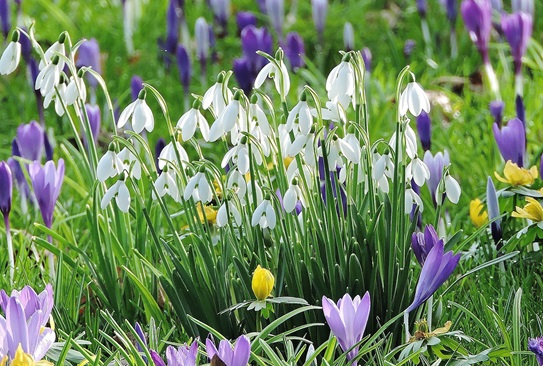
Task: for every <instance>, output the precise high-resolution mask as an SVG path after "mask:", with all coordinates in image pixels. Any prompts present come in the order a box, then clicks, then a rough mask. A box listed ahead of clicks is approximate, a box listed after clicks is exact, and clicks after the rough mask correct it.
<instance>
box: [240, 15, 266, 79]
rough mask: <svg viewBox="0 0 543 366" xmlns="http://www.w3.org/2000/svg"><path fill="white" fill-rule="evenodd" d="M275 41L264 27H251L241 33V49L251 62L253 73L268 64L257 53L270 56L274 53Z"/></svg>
mask: <svg viewBox="0 0 543 366" xmlns="http://www.w3.org/2000/svg"><path fill="white" fill-rule="evenodd" d="M272 45H273V40H272V37H271V34H270V33H269V32H268V30H267V29H266V28H264V27H262V28H256V27H254V26H252V25H249V26H247V27H245V28H244V29H243V31H242V32H241V49H242V50H243V56H244V57H246V59H247V60H248V61H249V67H250V68H251V72H252V73H253V74H254V76H255V77H256V74H257V73H258V72H259V71H260V69H262V67H264V65H266V64H267V63H268V60H266V59H265V58H264V57H262V56H260V55H258V54H257V53H256V52H257V51H263V52H266V53H268V54H271V52H272Z"/></svg>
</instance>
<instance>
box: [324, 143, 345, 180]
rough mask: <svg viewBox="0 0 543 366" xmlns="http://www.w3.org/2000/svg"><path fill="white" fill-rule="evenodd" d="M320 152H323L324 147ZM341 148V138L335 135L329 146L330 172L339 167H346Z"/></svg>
mask: <svg viewBox="0 0 543 366" xmlns="http://www.w3.org/2000/svg"><path fill="white" fill-rule="evenodd" d="M320 151H322V147H321V148H320ZM340 152H341V148H340V145H339V137H337V135H335V136H334V137H332V141H331V142H330V145H329V146H328V151H327V153H328V157H327V160H328V170H330V171H331V172H332V171H335V170H336V168H337V167H340V168H341V167H342V166H344V165H345V162H344V161H343V159H342V157H341V154H340Z"/></svg>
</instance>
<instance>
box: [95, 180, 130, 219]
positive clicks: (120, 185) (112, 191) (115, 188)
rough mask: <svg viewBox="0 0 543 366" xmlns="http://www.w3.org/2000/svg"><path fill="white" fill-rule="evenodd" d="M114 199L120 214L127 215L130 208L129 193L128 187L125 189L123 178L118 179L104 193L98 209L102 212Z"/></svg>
mask: <svg viewBox="0 0 543 366" xmlns="http://www.w3.org/2000/svg"><path fill="white" fill-rule="evenodd" d="M114 197H115V202H116V203H117V206H118V207H119V209H120V210H121V211H122V212H124V213H127V212H128V210H129V208H130V191H128V187H126V183H125V181H124V178H121V179H119V180H118V181H117V182H116V183H115V184H114V185H112V186H111V187H109V189H108V190H107V191H106V193H105V194H104V197H103V198H102V201H101V202H100V207H101V208H102V210H103V209H105V208H106V207H107V206H108V205H109V203H110V202H111V200H112V199H113V198H114Z"/></svg>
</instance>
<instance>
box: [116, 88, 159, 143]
mask: <svg viewBox="0 0 543 366" xmlns="http://www.w3.org/2000/svg"><path fill="white" fill-rule="evenodd" d="M129 119H130V124H131V125H132V129H133V130H134V132H136V133H140V132H141V131H143V129H146V130H147V131H149V132H151V131H153V129H154V128H155V118H154V117H153V112H152V111H151V108H149V106H148V105H147V103H146V102H145V91H142V92H140V95H139V96H138V99H136V100H135V101H133V102H132V103H130V104H129V105H128V107H126V108H125V109H124V111H123V112H122V113H121V116H120V117H119V120H118V121H117V127H118V128H122V127H124V125H125V124H126V123H127V122H128V120H129Z"/></svg>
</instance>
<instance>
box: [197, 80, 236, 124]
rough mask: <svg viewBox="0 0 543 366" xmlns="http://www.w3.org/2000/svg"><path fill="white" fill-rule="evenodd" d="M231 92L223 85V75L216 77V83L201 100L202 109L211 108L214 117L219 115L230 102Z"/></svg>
mask: <svg viewBox="0 0 543 366" xmlns="http://www.w3.org/2000/svg"><path fill="white" fill-rule="evenodd" d="M232 97H233V94H232V91H231V90H230V89H229V88H228V86H227V85H225V84H224V74H223V73H220V74H219V76H217V82H216V83H215V84H214V85H213V86H212V87H211V88H209V89H208V90H207V91H206V92H205V94H204V98H203V99H202V108H204V109H209V107H213V111H214V114H215V117H218V116H220V115H221V113H222V111H223V110H224V108H226V106H227V105H228V104H229V103H230V101H231V100H232Z"/></svg>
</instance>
